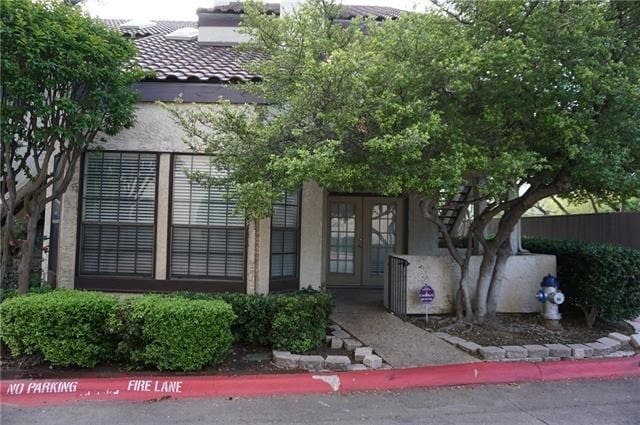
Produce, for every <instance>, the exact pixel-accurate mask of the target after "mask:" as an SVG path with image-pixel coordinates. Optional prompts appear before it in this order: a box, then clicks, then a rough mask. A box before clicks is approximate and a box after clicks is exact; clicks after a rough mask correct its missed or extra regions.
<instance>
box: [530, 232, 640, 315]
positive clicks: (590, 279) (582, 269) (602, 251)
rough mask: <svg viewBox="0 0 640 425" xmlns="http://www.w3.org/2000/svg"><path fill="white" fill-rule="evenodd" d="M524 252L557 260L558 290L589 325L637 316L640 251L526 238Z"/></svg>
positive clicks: (639, 302) (639, 287) (578, 242)
mask: <svg viewBox="0 0 640 425" xmlns="http://www.w3.org/2000/svg"><path fill="white" fill-rule="evenodd" d="M523 245H524V247H525V248H526V249H528V250H530V251H532V252H537V253H541V254H553V255H555V256H556V257H557V265H558V278H559V279H560V288H561V289H562V291H563V292H564V293H565V294H566V296H567V301H568V303H569V304H572V305H575V306H578V307H580V308H581V309H582V310H583V311H584V313H585V316H586V319H587V324H588V325H589V326H592V325H593V323H594V322H595V320H596V319H597V318H601V319H604V320H609V321H615V320H623V319H632V318H634V317H637V316H638V315H639V314H640V251H638V250H634V249H630V248H623V247H619V246H612V245H605V244H595V243H588V242H580V241H560V240H550V239H537V238H525V239H523Z"/></svg>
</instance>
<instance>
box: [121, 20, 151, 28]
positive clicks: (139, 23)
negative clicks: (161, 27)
mask: <svg viewBox="0 0 640 425" xmlns="http://www.w3.org/2000/svg"><path fill="white" fill-rule="evenodd" d="M155 25H156V23H155V22H153V21H145V20H143V19H132V20H130V21H127V22H125V23H124V24H122V25H120V28H122V29H125V30H142V29H145V28H151V27H153V26H155Z"/></svg>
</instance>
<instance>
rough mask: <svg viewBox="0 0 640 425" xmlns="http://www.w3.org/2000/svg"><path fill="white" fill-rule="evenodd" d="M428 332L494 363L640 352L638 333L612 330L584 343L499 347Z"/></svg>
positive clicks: (617, 355)
mask: <svg viewBox="0 0 640 425" xmlns="http://www.w3.org/2000/svg"><path fill="white" fill-rule="evenodd" d="M431 334H432V335H434V336H437V337H438V338H440V339H442V340H444V341H446V342H448V343H449V344H452V345H454V346H456V347H458V348H459V349H461V350H462V351H465V352H467V353H469V354H472V355H475V356H478V357H480V358H481V359H482V360H486V361H494V362H495V361H499V362H514V361H528V362H542V361H554V360H581V359H586V358H592V359H601V358H622V357H631V356H633V355H634V354H635V351H634V348H635V350H638V351H640V333H636V334H634V335H631V336H627V335H624V334H621V333H618V332H612V333H610V334H609V336H606V337H603V338H600V339H598V340H597V341H595V342H588V343H585V344H532V345H505V346H501V347H496V346H482V345H479V344H476V343H475V342H471V341H467V340H465V339H462V338H459V337H457V336H453V335H449V334H448V333H445V332H432V333H431Z"/></svg>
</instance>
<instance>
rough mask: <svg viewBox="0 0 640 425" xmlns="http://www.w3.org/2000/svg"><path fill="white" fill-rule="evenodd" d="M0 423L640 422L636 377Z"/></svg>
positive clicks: (164, 404) (97, 407) (56, 414)
mask: <svg viewBox="0 0 640 425" xmlns="http://www.w3.org/2000/svg"><path fill="white" fill-rule="evenodd" d="M1 413H2V417H1V423H2V424H3V425H4V424H6V425H13V424H16V425H17V424H20V425H23V424H29V425H38V424H47V425H56V424H64V425H85V424H91V425H118V424H140V425H146V424H149V425H162V424H278V425H286V424H302V425H304V424H325V423H327V424H329V423H340V424H341V425H343V424H344V425H348V424H385V425H387V424H422V425H428V424H438V425H447V424H465V425H467V424H491V425H501V424H509V425H511V424H518V425H528V424H545V425H556V424H557V425H559V424H571V425H574V424H581V425H589V424H598V425H600V424H603V425H604V424H606V425H623V424H629V425H631V424H633V425H637V424H638V423H640V379H639V378H629V379H619V380H600V381H596V380H588V381H565V382H547V383H526V384H517V385H516V384H513V385H486V386H475V387H456V388H439V389H429V390H416V389H414V390H406V391H397V392H369V393H351V394H334V395H320V396H317V395H313V396H287V397H259V398H232V399H219V398H218V399H207V400H196V399H189V400H164V401H155V402H138V403H122V402H101V403H86V402H84V403H81V402H79V403H74V404H68V405H65V406H57V407H38V408H18V407H13V406H8V405H3V406H2V411H1Z"/></svg>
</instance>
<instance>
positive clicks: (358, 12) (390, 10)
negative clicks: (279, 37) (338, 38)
mask: <svg viewBox="0 0 640 425" xmlns="http://www.w3.org/2000/svg"><path fill="white" fill-rule="evenodd" d="M264 7H265V9H266V11H267V13H273V14H275V15H280V3H265V4H264ZM198 10H199V11H208V12H215V13H233V14H241V13H244V5H243V3H242V2H241V1H234V2H231V3H229V4H228V5H224V6H216V7H212V8H200V9H198ZM402 12H404V11H403V10H400V9H396V8H394V7H386V6H360V5H343V13H342V15H341V16H340V18H342V19H352V18H355V17H360V16H365V17H374V18H377V19H386V18H398V17H399V16H400V14H401V13H402Z"/></svg>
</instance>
